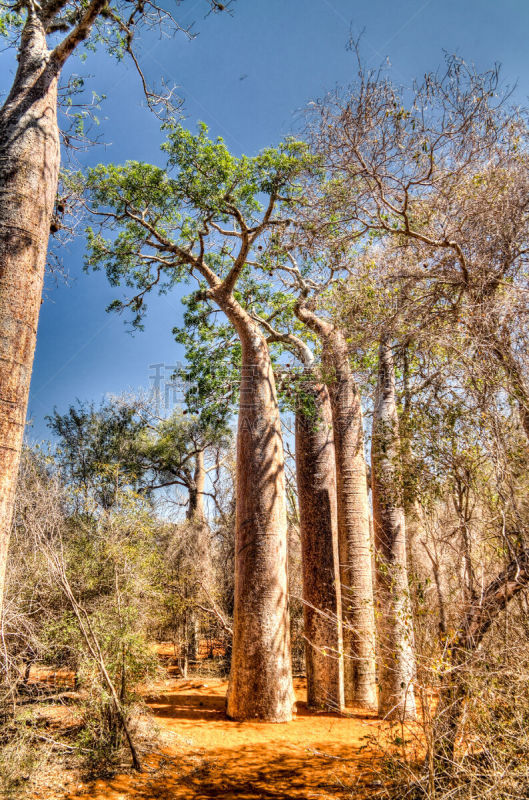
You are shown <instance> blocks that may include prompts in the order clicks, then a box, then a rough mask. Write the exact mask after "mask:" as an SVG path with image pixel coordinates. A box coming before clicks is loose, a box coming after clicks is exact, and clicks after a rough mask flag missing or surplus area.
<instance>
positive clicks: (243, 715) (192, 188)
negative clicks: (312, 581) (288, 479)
mask: <svg viewBox="0 0 529 800" xmlns="http://www.w3.org/2000/svg"><path fill="white" fill-rule="evenodd" d="M165 129H166V130H167V132H168V137H167V141H166V143H165V144H164V145H163V150H164V151H165V152H166V153H167V154H168V169H167V171H166V170H163V169H160V168H158V167H154V166H151V165H148V164H142V163H136V162H129V163H127V164H126V165H125V166H121V167H120V166H113V165H111V166H108V167H105V166H99V167H96V168H94V169H92V170H90V171H89V174H88V176H87V179H86V182H85V183H84V186H85V187H86V190H87V195H86V196H87V202H88V207H89V208H90V209H91V210H92V212H93V213H95V214H96V215H97V216H98V217H99V218H100V220H101V224H102V226H103V228H104V229H106V230H107V231H108V232H109V233H110V235H111V238H104V236H103V235H102V233H101V232H99V233H96V232H94V231H89V247H90V255H89V257H88V264H89V265H92V266H94V267H96V268H98V267H101V266H103V267H104V268H105V269H106V272H107V275H108V277H109V279H110V281H111V283H113V284H114V285H117V284H119V283H121V282H124V283H125V284H127V285H129V286H135V287H136V288H137V292H136V294H135V295H134V297H133V298H132V299H128V300H127V301H124V302H122V301H116V303H114V304H113V307H114V308H123V307H125V306H128V307H130V308H131V309H132V310H133V311H134V312H135V321H136V322H137V323H139V322H140V321H141V317H142V314H143V313H144V310H145V305H144V301H145V297H146V295H147V294H148V293H149V292H150V291H151V290H153V289H154V288H156V287H158V288H159V289H161V290H162V291H168V290H169V288H170V287H171V286H173V285H174V284H175V283H176V282H178V281H180V280H183V279H186V278H187V277H188V276H189V275H193V276H197V277H198V278H199V279H201V280H202V282H203V297H204V298H205V299H207V300H209V301H211V302H213V303H215V304H216V305H217V306H218V307H219V308H220V309H221V310H222V311H223V312H224V314H225V315H226V317H227V318H228V320H229V322H230V323H231V325H232V326H233V328H234V330H235V331H236V333H237V336H238V338H239V341H240V346H241V359H242V364H241V375H240V386H239V397H240V400H239V419H238V434H237V514H236V517H237V521H236V566H235V608H234V624H233V634H234V637H233V655H232V666H231V675H230V684H229V690H228V702H227V711H228V714H229V716H231V717H232V718H235V719H251V718H258V719H266V720H270V721H275V722H281V721H286V720H288V719H290V718H291V714H292V700H293V691H292V673H291V663H290V639H289V625H288V599H287V572H286V557H287V520H286V504H285V479H284V455H283V442H282V435H281V425H280V418H279V407H278V403H277V395H276V386H275V380H274V372H273V367H272V363H271V359H270V354H269V351H268V344H267V342H266V338H265V336H264V334H263V333H262V331H261V329H260V326H259V324H258V323H257V322H256V321H255V320H254V319H253V318H252V316H251V315H250V314H249V313H248V311H247V310H246V309H245V308H244V306H243V305H242V304H241V302H239V300H238V299H237V285H238V282H239V279H240V278H241V275H242V274H243V273H244V272H245V271H248V270H250V269H251V267H250V262H251V261H252V260H253V259H252V255H254V256H255V255H258V253H259V248H263V246H264V245H266V241H267V237H269V236H270V235H271V234H272V232H273V231H276V230H278V229H281V228H282V227H284V226H286V225H287V224H288V223H289V217H288V211H289V207H290V206H291V204H292V202H294V201H295V199H296V198H297V196H298V192H299V188H298V186H297V183H296V182H297V176H298V175H299V174H300V172H301V170H302V169H304V168H306V166H307V156H306V148H305V146H304V145H302V144H301V143H299V142H295V141H294V140H287V141H286V142H284V143H283V144H281V145H280V146H279V147H278V148H276V149H273V148H269V149H266V150H264V151H262V153H260V154H259V155H258V156H256V157H254V158H248V157H245V156H243V157H241V158H235V157H233V156H232V155H231V154H230V153H229V151H228V150H227V148H226V146H225V144H224V142H223V141H222V140H221V139H217V140H216V141H212V140H210V139H209V138H208V135H207V129H206V127H205V126H204V125H202V126H201V127H200V130H199V132H198V134H197V135H193V134H191V133H190V132H189V131H187V130H186V129H185V128H184V127H183V126H180V125H177V124H176V123H169V124H167V125H166V126H165ZM74 180H75V179H74ZM262 197H264V198H265V200H264V205H263V204H262V202H261V198H262ZM261 242H264V244H262V243H261Z"/></svg>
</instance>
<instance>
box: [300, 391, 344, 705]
mask: <svg viewBox="0 0 529 800" xmlns="http://www.w3.org/2000/svg"><path fill="white" fill-rule="evenodd" d="M295 436H296V472H297V485H298V503H299V518H300V534H301V558H302V573H303V616H304V632H305V654H306V666H307V703H308V705H309V706H310V707H312V708H331V709H333V710H339V709H341V708H342V707H343V705H344V694H343V692H344V689H343V642H342V624H341V596H340V576H339V557H338V514H337V506H336V465H335V456H334V442H333V432H332V412H331V405H330V400H329V393H328V390H327V387H326V385H325V384H321V383H319V384H318V383H315V382H313V381H311V380H310V379H309V380H308V381H307V382H305V383H304V385H303V395H302V397H301V399H300V401H299V406H298V409H297V411H296V433H295Z"/></svg>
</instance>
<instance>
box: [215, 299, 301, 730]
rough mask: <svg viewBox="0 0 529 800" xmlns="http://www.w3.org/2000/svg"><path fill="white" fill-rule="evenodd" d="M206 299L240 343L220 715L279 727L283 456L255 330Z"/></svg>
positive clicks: (285, 699)
mask: <svg viewBox="0 0 529 800" xmlns="http://www.w3.org/2000/svg"><path fill="white" fill-rule="evenodd" d="M211 295H212V297H213V298H214V299H215V300H216V302H217V303H218V304H219V306H220V307H221V308H222V310H223V311H224V312H225V313H226V315H227V316H228V318H229V319H230V321H231V322H232V324H233V325H234V327H235V329H236V331H237V333H238V335H239V338H240V340H241V345H242V375H241V383H240V407H239V421H238V433H237V494H236V533H235V539H236V541H235V600H234V619H233V651H232V660H231V673H230V682H229V689H228V698H227V713H228V716H230V717H231V718H232V719H238V720H244V719H261V720H269V721H271V722H285V721H288V720H290V719H291V718H292V705H293V698H294V692H293V687H292V665H291V656H290V631H289V617H288V585H287V515H286V502H285V476H284V455H283V440H282V435H281V422H280V418H279V407H278V403H277V396H276V387H275V380H274V373H273V369H272V364H271V361H270V355H269V352H268V346H267V344H266V340H265V338H264V336H263V335H262V333H261V331H260V330H259V327H258V325H257V324H256V323H255V322H254V321H253V320H252V319H251V317H250V316H249V315H248V314H247V313H246V312H245V311H244V310H243V309H242V308H241V307H240V306H239V304H238V303H236V301H234V300H233V298H231V297H230V296H228V297H226V295H225V294H223V293H222V290H219V291H217V292H213V291H212V292H211Z"/></svg>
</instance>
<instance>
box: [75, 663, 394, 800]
mask: <svg viewBox="0 0 529 800" xmlns="http://www.w3.org/2000/svg"><path fill="white" fill-rule="evenodd" d="M226 688H227V685H226V683H225V682H222V681H220V680H211V679H209V680H202V679H200V678H199V679H197V680H188V681H185V680H175V679H170V680H168V681H163V682H162V683H160V684H159V686H157V687H156V690H155V692H154V693H151V694H150V695H148V696H147V697H146V700H147V702H148V704H149V706H150V707H151V708H152V710H153V712H154V714H155V716H156V718H157V721H158V723H159V726H160V728H161V730H162V736H163V739H164V754H165V755H166V757H167V760H164V759H162V763H161V764H160V761H158V760H154V759H150V760H147V762H146V766H147V770H146V772H145V773H144V774H142V775H139V776H136V775H121V776H119V775H118V776H116V777H115V778H112V779H109V780H108V781H101V780H100V781H97V782H95V783H94V784H92V785H89V786H84V787H83V789H82V791H79V792H78V793H70V794H68V795H67V797H68V799H69V800H77V799H78V798H79V799H80V798H85V799H86V798H87V797H90V798H91V799H92V800H140V798H141V800H148V799H149V800H150V799H151V798H153V799H154V798H158V800H210V799H211V800H212V798H223V800H231V799H232V798H237V799H238V800H290V799H291V798H319V799H320V800H329V799H330V798H336V797H351V796H353V797H355V798H359V797H362V796H363V795H364V791H365V790H366V788H367V786H366V784H369V783H370V782H371V781H372V780H373V777H374V776H373V772H372V768H373V766H374V763H373V762H374V759H375V760H376V752H375V750H374V749H373V747H372V746H371V745H370V738H371V737H372V736H373V735H375V734H376V733H377V730H378V728H379V726H380V724H381V723H379V722H378V721H376V720H375V719H374V717H372V716H371V717H370V716H368V715H366V714H355V713H354V711H352V712H351V715H350V716H347V717H343V716H338V715H336V714H330V713H325V714H315V713H312V712H309V711H308V710H307V707H306V703H305V687H304V682H303V681H301V680H298V681H296V694H297V697H298V704H297V714H296V716H295V718H294V720H293V721H292V722H290V723H285V724H279V725H278V724H269V723H257V722H256V723H253V722H244V723H238V722H233V721H230V720H228V719H227V718H226V716H225V714H224V696H225V693H226Z"/></svg>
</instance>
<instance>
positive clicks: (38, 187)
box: [0, 12, 60, 612]
mask: <svg viewBox="0 0 529 800" xmlns="http://www.w3.org/2000/svg"><path fill="white" fill-rule="evenodd" d="M57 76H58V68H57V67H56V65H55V63H54V62H53V61H50V58H49V51H48V49H47V45H46V36H45V31H44V27H43V25H42V23H41V22H40V20H39V19H38V18H37V17H36V16H35V15H34V14H33V12H30V14H29V19H28V21H27V23H26V25H25V27H24V30H23V32H22V41H21V46H20V50H19V59H18V69H17V74H16V77H15V81H14V84H13V87H12V89H11V92H10V94H9V96H8V98H7V100H6V102H5V104H4V106H3V107H2V109H1V110H0V154H1V155H0V612H1V610H2V604H3V602H2V599H3V590H4V582H5V570H6V561H7V551H8V547H9V534H10V528H11V521H12V515H13V503H14V494H15V488H16V481H17V473H18V466H19V460H20V452H21V448H22V440H23V435H24V423H25V419H26V411H27V403H28V394H29V384H30V378H31V370H32V366H33V356H34V352H35V344H36V335H37V324H38V318H39V309H40V303H41V295H42V284H43V278H44V268H45V263H46V251H47V243H48V237H49V233H50V222H51V217H52V213H53V205H54V201H55V195H56V191H57V180H58V171H59V157H60V149H59V133H58V126H57V111H56V106H57Z"/></svg>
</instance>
